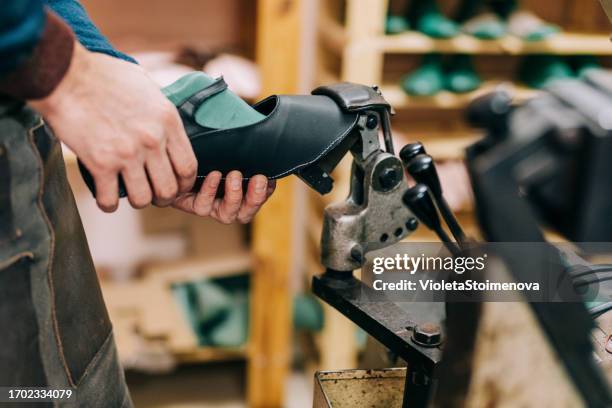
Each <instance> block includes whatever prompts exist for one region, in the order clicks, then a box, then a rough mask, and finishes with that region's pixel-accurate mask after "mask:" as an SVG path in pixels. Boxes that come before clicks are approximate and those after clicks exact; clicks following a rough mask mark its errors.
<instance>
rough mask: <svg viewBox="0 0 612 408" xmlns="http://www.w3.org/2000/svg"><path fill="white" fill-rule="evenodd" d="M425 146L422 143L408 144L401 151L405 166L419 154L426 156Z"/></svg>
mask: <svg viewBox="0 0 612 408" xmlns="http://www.w3.org/2000/svg"><path fill="white" fill-rule="evenodd" d="M426 153H427V152H426V151H425V146H423V144H422V143H421V142H416V143H408V144H407V145H406V146H404V147H402V150H400V153H399V157H400V159H402V163H404V166H405V165H407V164H408V162H410V160H412V159H413V158H415V157H416V156H418V155H419V154H426Z"/></svg>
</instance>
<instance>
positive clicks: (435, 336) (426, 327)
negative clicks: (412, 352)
mask: <svg viewBox="0 0 612 408" xmlns="http://www.w3.org/2000/svg"><path fill="white" fill-rule="evenodd" d="M412 341H413V342H415V343H416V344H418V345H420V346H423V347H436V346H438V345H440V342H441V341H442V333H441V331H440V326H439V325H437V324H436V323H431V322H427V323H422V324H419V325H417V326H415V327H414V331H413V332H412Z"/></svg>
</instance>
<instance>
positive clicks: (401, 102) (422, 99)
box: [380, 44, 612, 109]
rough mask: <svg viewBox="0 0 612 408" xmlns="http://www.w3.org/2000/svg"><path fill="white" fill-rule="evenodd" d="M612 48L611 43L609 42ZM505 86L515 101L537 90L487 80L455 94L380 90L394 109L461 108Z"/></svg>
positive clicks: (397, 88) (392, 87) (394, 87)
mask: <svg viewBox="0 0 612 408" xmlns="http://www.w3.org/2000/svg"><path fill="white" fill-rule="evenodd" d="M610 47H611V48H612V44H610ZM500 86H503V87H507V88H508V89H509V90H510V92H511V93H512V94H514V97H515V102H522V101H525V100H527V99H530V98H533V97H534V96H536V95H537V94H538V92H539V91H538V90H536V89H531V88H526V87H524V86H517V85H514V84H512V83H508V82H503V81H487V82H485V83H484V84H483V85H482V86H481V87H480V88H478V89H476V90H475V91H472V92H468V93H464V94H455V93H452V92H448V91H442V92H439V93H438V94H436V95H434V96H410V95H407V94H406V93H405V92H404V91H403V90H402V89H401V88H400V86H399V85H394V84H386V85H383V86H381V88H380V89H381V91H382V93H383V95H384V97H385V99H386V100H387V101H389V103H390V104H391V105H392V106H393V107H394V108H395V109H406V108H423V109H440V108H444V109H461V108H465V107H466V106H467V105H468V104H469V103H470V102H471V101H472V100H473V99H474V98H477V97H478V96H480V95H484V94H486V93H488V92H491V91H493V90H494V89H495V88H497V87H500Z"/></svg>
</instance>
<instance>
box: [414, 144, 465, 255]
mask: <svg viewBox="0 0 612 408" xmlns="http://www.w3.org/2000/svg"><path fill="white" fill-rule="evenodd" d="M405 166H406V170H408V173H410V175H411V176H412V177H413V178H414V179H415V180H416V182H417V183H422V184H425V185H426V186H427V187H429V190H430V191H431V193H432V194H433V196H434V198H435V199H436V202H437V203H438V208H439V209H440V213H441V214H442V217H443V218H444V221H445V222H446V224H447V225H448V228H449V229H450V231H451V233H452V234H453V236H454V237H455V239H456V240H457V242H458V243H459V245H461V246H463V244H464V243H465V242H466V241H467V237H466V236H465V233H464V232H463V229H462V228H461V226H460V225H459V222H458V221H457V219H456V218H455V216H454V214H453V212H452V211H451V209H450V206H449V205H448V203H447V202H446V199H445V198H444V195H443V194H442V185H441V184H440V178H439V177H438V172H437V171H436V166H435V164H434V161H433V159H432V158H431V156H429V155H427V154H419V155H417V156H416V157H413V158H412V159H411V160H410V161H409V162H408V163H407V164H406V165H405Z"/></svg>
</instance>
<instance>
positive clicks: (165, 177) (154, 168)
mask: <svg viewBox="0 0 612 408" xmlns="http://www.w3.org/2000/svg"><path fill="white" fill-rule="evenodd" d="M145 166H146V169H147V173H148V174H149V179H150V180H151V187H152V188H153V193H154V198H153V202H154V203H155V205H157V206H160V207H165V206H167V205H170V204H172V202H174V200H175V198H176V195H177V193H178V184H177V177H176V176H175V175H174V171H173V170H172V165H171V164H170V159H169V158H168V155H167V154H166V152H165V151H164V150H155V151H152V152H150V153H149V155H148V156H147V160H146V163H145Z"/></svg>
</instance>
